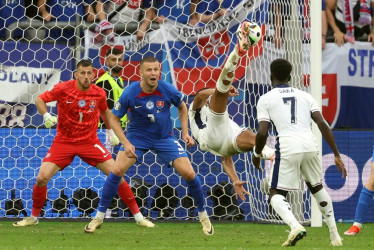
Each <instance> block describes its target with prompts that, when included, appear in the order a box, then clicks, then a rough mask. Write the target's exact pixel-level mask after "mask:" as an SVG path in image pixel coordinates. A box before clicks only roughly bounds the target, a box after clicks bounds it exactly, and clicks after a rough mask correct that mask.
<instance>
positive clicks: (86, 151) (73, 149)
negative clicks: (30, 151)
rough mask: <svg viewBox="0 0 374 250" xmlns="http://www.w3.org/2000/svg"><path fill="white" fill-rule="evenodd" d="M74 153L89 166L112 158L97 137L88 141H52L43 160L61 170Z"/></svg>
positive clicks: (68, 162)
mask: <svg viewBox="0 0 374 250" xmlns="http://www.w3.org/2000/svg"><path fill="white" fill-rule="evenodd" d="M76 155H77V156H79V157H80V158H81V159H82V160H83V161H85V162H86V163H88V164H90V165H91V166H96V165H97V164H99V163H102V162H105V161H107V160H110V159H112V155H111V154H110V153H109V151H108V150H107V149H106V148H105V147H104V146H103V144H102V143H101V142H100V140H99V138H97V140H95V141H91V142H88V143H85V142H84V143H61V142H53V143H52V146H51V148H50V149H49V151H48V153H47V154H46V155H45V157H44V159H43V162H53V163H55V164H57V166H59V167H60V168H61V170H62V169H64V168H65V167H66V166H68V165H69V164H70V163H71V162H72V161H73V159H74V157H75V156H76Z"/></svg>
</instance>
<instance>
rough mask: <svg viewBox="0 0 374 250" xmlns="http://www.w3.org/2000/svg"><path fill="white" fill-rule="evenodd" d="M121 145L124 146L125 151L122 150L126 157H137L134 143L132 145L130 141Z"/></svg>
mask: <svg viewBox="0 0 374 250" xmlns="http://www.w3.org/2000/svg"><path fill="white" fill-rule="evenodd" d="M123 147H124V148H125V151H124V152H125V155H126V156H127V157H128V158H138V156H137V155H136V154H135V147H134V145H132V144H131V143H128V144H125V145H123Z"/></svg>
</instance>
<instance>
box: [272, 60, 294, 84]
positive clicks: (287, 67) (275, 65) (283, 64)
mask: <svg viewBox="0 0 374 250" xmlns="http://www.w3.org/2000/svg"><path fill="white" fill-rule="evenodd" d="M291 71H292V65H291V63H290V62H289V61H287V60H286V59H281V58H279V59H276V60H274V61H273V62H272V63H271V64H270V73H271V75H272V76H273V78H274V79H276V80H278V81H281V82H284V81H288V80H289V79H290V75H291Z"/></svg>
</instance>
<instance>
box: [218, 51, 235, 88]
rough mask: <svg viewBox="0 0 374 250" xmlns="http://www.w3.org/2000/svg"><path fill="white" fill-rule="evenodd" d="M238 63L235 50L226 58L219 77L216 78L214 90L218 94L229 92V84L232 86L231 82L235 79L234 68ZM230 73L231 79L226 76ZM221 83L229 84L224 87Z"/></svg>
mask: <svg viewBox="0 0 374 250" xmlns="http://www.w3.org/2000/svg"><path fill="white" fill-rule="evenodd" d="M238 61H239V55H238V52H237V51H236V49H234V50H233V51H232V52H231V53H230V55H229V57H228V58H227V61H226V63H225V66H224V67H223V69H222V72H221V74H220V75H219V78H218V81H217V84H216V88H217V90H218V91H219V92H221V93H227V92H228V91H229V89H230V87H231V84H232V81H233V80H234V78H235V70H236V66H237V64H238ZM230 72H232V76H231V77H229V76H228V75H227V74H228V73H230ZM223 81H229V82H230V83H229V84H227V85H226V84H223Z"/></svg>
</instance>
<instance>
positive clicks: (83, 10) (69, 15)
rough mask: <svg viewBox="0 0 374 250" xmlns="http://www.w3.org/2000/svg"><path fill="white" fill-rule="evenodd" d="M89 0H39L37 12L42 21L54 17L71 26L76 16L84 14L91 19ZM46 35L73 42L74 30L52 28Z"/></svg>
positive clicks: (48, 20) (54, 38)
mask: <svg viewBox="0 0 374 250" xmlns="http://www.w3.org/2000/svg"><path fill="white" fill-rule="evenodd" d="M90 4H91V0H71V1H65V0H39V1H38V7H39V14H40V15H41V17H42V18H43V20H44V21H46V22H50V21H51V20H53V19H55V20H57V21H68V22H69V23H70V24H71V25H72V26H74V25H75V18H76V16H77V15H78V16H81V17H82V16H84V17H86V18H88V20H91V21H92V19H93V16H94V13H92V8H91V7H90ZM46 36H47V37H50V38H52V39H53V40H59V41H68V42H73V41H74V40H73V39H74V37H75V30H73V29H62V28H59V27H56V28H53V29H51V30H49V32H47V35H46Z"/></svg>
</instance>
